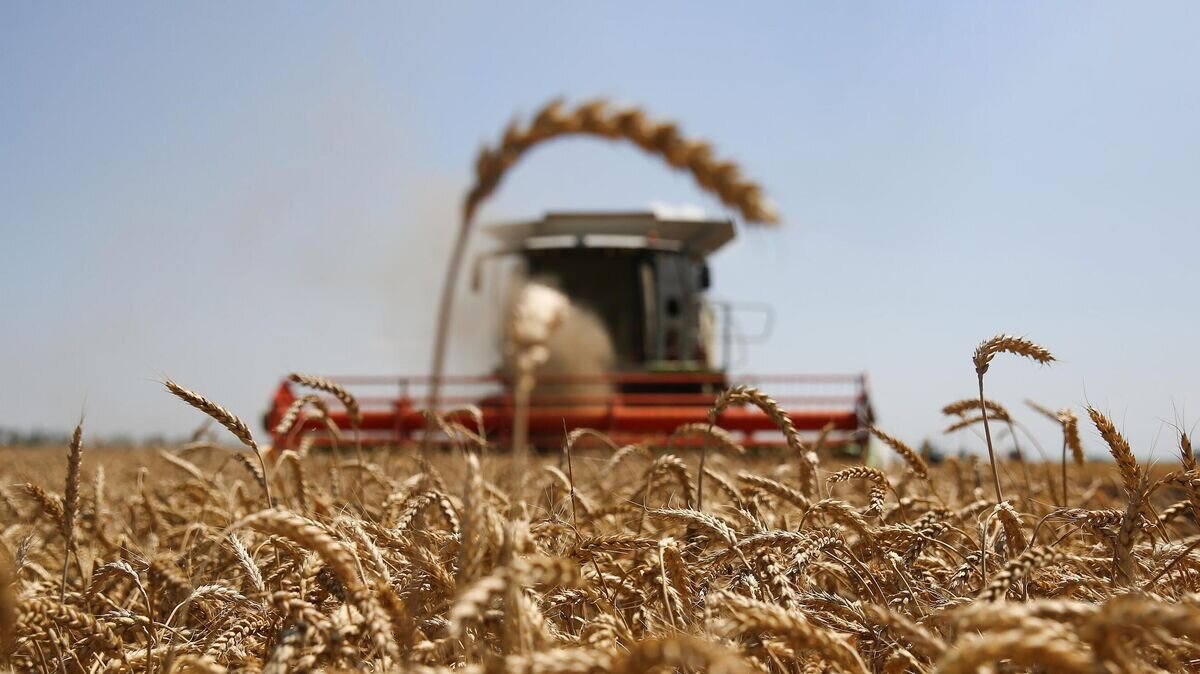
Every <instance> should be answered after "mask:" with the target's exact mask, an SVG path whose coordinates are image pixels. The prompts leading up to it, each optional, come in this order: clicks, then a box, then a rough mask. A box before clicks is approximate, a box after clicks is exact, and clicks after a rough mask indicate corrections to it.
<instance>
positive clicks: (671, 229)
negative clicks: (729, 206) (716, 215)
mask: <svg viewBox="0 0 1200 674" xmlns="http://www.w3.org/2000/svg"><path fill="white" fill-rule="evenodd" d="M489 231H490V233H491V234H492V235H493V236H495V237H496V238H497V239H500V240H501V241H503V242H504V243H505V244H506V245H507V246H510V247H513V248H566V247H575V246H584V247H613V248H666V249H671V250H678V251H679V252H681V253H684V254H686V255H689V256H692V257H706V256H708V255H709V254H711V253H713V252H714V251H716V250H717V249H718V248H720V247H721V246H723V245H725V244H726V243H728V242H729V241H731V240H732V239H733V236H734V227H733V221H732V220H729V219H714V220H699V219H683V218H664V217H660V216H658V215H657V214H655V213H652V212H628V213H620V212H617V213H606V212H559V213H547V214H546V216H545V217H544V218H542V219H541V220H530V221H525V222H513V223H507V224H503V225H496V226H494V227H492V228H490V230H489Z"/></svg>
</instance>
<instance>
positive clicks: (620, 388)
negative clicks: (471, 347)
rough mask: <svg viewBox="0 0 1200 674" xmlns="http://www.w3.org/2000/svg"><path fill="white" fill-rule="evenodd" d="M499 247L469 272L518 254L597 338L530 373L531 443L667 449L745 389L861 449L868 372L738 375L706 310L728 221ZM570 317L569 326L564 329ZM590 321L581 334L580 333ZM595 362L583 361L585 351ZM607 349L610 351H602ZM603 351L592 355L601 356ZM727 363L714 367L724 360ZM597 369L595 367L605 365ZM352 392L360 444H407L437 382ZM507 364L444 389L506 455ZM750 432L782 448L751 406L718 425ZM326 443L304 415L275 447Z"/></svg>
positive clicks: (542, 224) (606, 219) (728, 341)
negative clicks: (586, 434)
mask: <svg viewBox="0 0 1200 674" xmlns="http://www.w3.org/2000/svg"><path fill="white" fill-rule="evenodd" d="M493 233H494V234H495V235H496V236H497V238H498V239H499V240H500V243H501V246H500V247H499V248H498V249H497V250H495V251H493V252H491V253H488V254H486V255H484V256H480V258H478V259H477V261H476V264H475V274H474V276H475V278H476V280H478V278H479V277H480V271H481V269H482V267H483V265H484V264H486V263H487V262H488V261H490V260H494V259H496V258H498V257H506V256H507V257H515V258H517V260H518V262H519V263H520V268H519V272H520V274H521V277H522V278H526V279H529V280H531V281H536V282H538V283H542V284H546V285H547V286H548V287H552V288H554V289H555V290H556V291H557V292H559V293H561V295H562V296H564V297H565V298H566V300H569V302H570V307H571V310H572V311H574V312H578V314H579V315H580V316H586V317H587V319H588V320H587V322H586V326H587V328H586V329H588V330H591V331H592V332H593V333H601V334H599V335H596V334H588V335H586V339H581V338H580V332H579V329H575V330H566V329H564V330H561V331H560V332H562V333H563V335H562V337H561V339H559V340H558V341H554V340H551V341H550V342H548V343H547V348H548V349H549V350H550V352H551V355H550V357H549V359H550V362H549V363H545V364H544V366H543V367H541V368H540V369H539V370H538V371H537V372H535V379H536V386H535V388H534V389H533V390H532V394H531V395H530V397H529V405H528V414H527V425H528V434H529V439H530V442H531V443H532V444H534V445H535V446H544V447H554V446H557V445H558V444H559V443H561V442H562V438H563V435H564V431H567V432H569V431H571V430H574V429H578V428H589V429H594V430H597V431H600V432H603V433H605V434H608V435H609V436H610V437H612V438H613V439H614V440H615V441H617V442H622V443H623V442H633V441H642V440H650V441H655V440H662V441H665V440H666V439H667V438H668V437H669V436H670V435H671V433H672V432H673V431H675V430H676V429H677V428H679V427H680V426H682V425H685V424H691V423H702V422H707V421H708V410H709V409H710V408H711V407H712V405H713V402H714V400H715V399H716V397H717V396H718V395H719V394H720V393H721V391H723V390H725V389H726V388H728V387H730V386H733V385H739V384H747V385H751V386H757V387H759V388H761V389H762V390H764V391H765V392H767V393H768V394H770V395H771V396H772V397H773V398H775V399H776V401H778V402H779V403H780V405H781V406H782V407H783V408H784V409H785V410H787V411H788V413H789V416H790V417H791V419H792V423H793V424H794V425H795V427H796V429H797V430H799V431H801V432H810V433H816V432H819V431H821V430H822V429H825V428H827V427H828V428H829V429H830V434H829V436H828V444H829V445H830V446H843V447H849V446H862V445H864V444H865V440H866V432H867V429H868V427H869V425H870V423H871V421H872V410H871V403H870V397H869V393H868V388H867V378H866V375H864V374H821V375H817V374H795V375H786V374H770V375H749V374H737V375H734V374H730V373H729V372H728V369H729V364H730V363H729V361H730V354H731V353H732V345H733V341H734V339H735V336H736V331H735V329H734V323H733V321H734V314H733V311H731V309H730V306H729V305H724V306H721V305H715V304H713V303H710V302H709V301H708V300H707V298H706V296H705V291H706V290H707V289H708V287H709V284H710V273H709V267H708V264H707V258H708V256H709V255H711V254H712V253H713V252H715V251H716V250H717V249H719V248H720V247H721V246H723V245H724V244H726V243H728V242H729V241H730V240H732V239H733V237H734V226H733V222H732V221H730V220H691V219H672V218H663V217H658V216H656V215H654V214H652V213H552V214H549V215H547V216H546V217H545V218H544V219H542V220H537V221H532V222H522V223H515V224H510V225H505V226H501V227H497V228H494V230H493ZM568 320H570V319H568ZM582 324H583V323H581V325H582ZM584 341H586V342H588V343H589V344H590V345H591V346H589V347H587V348H588V352H587V353H586V354H583V355H580V354H578V353H577V349H579V348H580V347H579V343H580V342H584ZM596 343H599V344H601V345H602V346H601V347H596V346H595V344H596ZM597 350H599V351H600V352H602V354H601V356H599V357H598V356H597V354H596V351H597ZM718 352H720V353H721V354H722V356H721V358H720V360H721V361H723V362H719V363H718V362H714V361H716V360H717V357H716V354H717V353H718ZM598 363H600V365H598ZM331 379H333V380H334V381H336V382H337V383H339V384H341V385H343V386H345V387H346V388H347V389H348V390H350V391H351V392H352V393H354V394H355V396H356V397H357V398H358V400H359V404H360V407H361V409H362V421H361V426H360V431H361V433H362V439H363V441H364V442H367V443H372V444H385V445H399V444H405V443H409V442H412V441H414V440H422V439H426V440H433V441H444V440H446V438H445V437H444V436H443V435H442V433H441V432H440V431H435V432H436V433H437V435H438V437H436V438H423V436H424V434H425V433H427V432H428V429H430V428H431V426H430V424H429V422H428V418H427V417H426V414H425V408H426V406H427V404H428V390H429V386H430V383H431V380H430V378H429V377H424V376H341V377H331ZM514 380H515V376H514V374H513V370H512V367H511V366H510V364H503V365H501V366H500V367H498V368H497V371H496V372H495V373H493V374H490V375H484V376H447V377H444V378H443V379H442V382H441V386H440V393H439V400H438V409H439V412H440V413H441V414H442V415H444V418H445V419H446V420H447V421H454V422H457V423H459V424H461V425H462V426H463V427H465V428H468V429H472V430H473V431H475V432H477V433H482V434H483V435H485V436H486V437H487V438H488V439H489V440H490V441H494V442H497V443H499V444H500V445H501V446H505V445H506V441H508V440H509V439H510V438H511V433H512V431H513V428H514V425H515V421H516V419H517V415H518V409H519V408H520V406H519V405H518V404H517V400H516V396H515V395H514V390H515V389H514ZM296 397H297V394H296V393H295V392H294V391H293V390H292V387H291V384H289V383H288V382H286V381H285V382H284V383H282V384H281V385H280V386H279V388H278V390H277V391H276V393H275V395H274V398H273V400H272V401H271V405H270V409H269V410H268V412H267V415H266V419H265V421H266V425H267V428H268V430H270V431H272V432H274V429H275V427H276V425H277V424H278V422H279V420H280V419H281V418H282V417H283V415H284V413H285V412H286V411H287V409H288V407H289V406H290V405H291V404H292V403H293V402H294V401H295V400H296ZM329 409H330V413H329V414H330V420H331V421H332V422H333V423H335V424H336V425H337V426H338V427H340V428H342V429H348V428H349V420H348V418H347V417H346V416H345V413H344V411H342V410H341V408H340V407H338V406H336V405H332V404H331V405H330V406H329ZM716 421H717V425H718V426H720V427H721V428H723V429H725V430H727V431H730V432H733V433H740V434H742V436H743V438H744V440H745V441H746V444H773V443H775V442H778V441H779V440H780V437H779V435H778V432H777V431H776V428H775V426H774V424H773V423H772V422H771V421H770V420H769V419H768V418H767V417H766V415H765V414H763V413H762V412H761V411H759V410H758V409H757V408H755V407H731V408H729V409H726V410H724V411H723V412H722V414H721V415H720V417H719V418H718V419H717V420H716ZM308 432H312V433H318V434H322V435H321V437H320V438H318V439H319V440H320V439H322V438H325V439H327V436H325V435H324V434H325V433H326V432H327V427H326V425H325V422H324V421H323V420H321V419H320V418H317V417H315V416H306V417H302V418H301V420H300V422H299V423H297V424H296V425H295V426H294V427H293V429H292V430H291V431H290V432H288V433H287V434H286V436H278V435H277V436H276V437H274V444H275V447H277V448H283V447H288V446H292V445H294V444H295V443H296V441H297V438H298V437H299V435H300V434H302V433H308Z"/></svg>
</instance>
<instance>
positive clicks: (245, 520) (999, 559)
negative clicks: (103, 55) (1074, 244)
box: [0, 340, 1200, 674]
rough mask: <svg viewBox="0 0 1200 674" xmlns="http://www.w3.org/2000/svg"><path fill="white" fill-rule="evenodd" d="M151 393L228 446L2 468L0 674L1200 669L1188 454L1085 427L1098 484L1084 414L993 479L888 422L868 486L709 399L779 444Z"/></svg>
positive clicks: (73, 451) (857, 475)
mask: <svg viewBox="0 0 1200 674" xmlns="http://www.w3.org/2000/svg"><path fill="white" fill-rule="evenodd" d="M991 342H993V347H994V348H992V351H991V352H990V353H989V352H988V349H987V348H984V347H985V346H986V345H987V344H988V343H989V342H985V343H984V344H983V345H981V351H980V352H977V354H976V359H975V361H976V369H977V373H978V374H979V379H980V382H981V385H980V389H981V391H982V388H983V387H982V381H983V373H984V372H986V371H987V369H988V365H989V364H990V362H991V357H992V356H994V355H995V354H996V353H1005V352H1007V353H1015V354H1016V355H1018V356H1022V355H1023V356H1026V357H1030V358H1034V359H1035V360H1039V358H1038V357H1037V355H1036V354H1033V353H1032V352H1030V353H1023V352H1022V351H1021V349H1022V348H1024V347H1022V345H1021V344H1019V343H1018V344H1016V346H1015V347H1014V345H1013V343H1005V342H999V346H996V343H995V340H991ZM1026 351H1028V349H1026ZM1048 353H1049V352H1046V355H1047V356H1048ZM981 354H982V355H981ZM1040 360H1045V359H1040ZM166 383H167V386H168V388H169V389H170V392H171V393H174V394H175V395H177V396H178V397H180V398H181V399H182V400H183V401H184V402H187V403H188V404H190V405H192V406H194V407H196V408H197V409H199V410H200V411H202V412H205V413H206V414H208V415H209V416H211V417H212V418H213V419H215V420H216V421H218V422H219V423H220V424H222V425H223V426H225V427H226V428H228V429H229V430H230V431H232V432H233V434H234V437H236V438H237V439H238V440H240V441H241V443H242V444H241V445H240V446H237V445H228V444H220V442H219V441H220V439H221V438H220V437H218V436H215V435H210V436H209V437H201V436H198V437H197V439H195V440H194V441H193V442H190V443H187V444H184V445H181V446H176V447H167V448H163V449H161V450H159V451H157V452H154V451H147V450H113V449H101V450H96V451H86V449H85V447H84V445H83V442H82V438H83V436H82V435H81V433H80V431H79V430H78V429H77V431H76V433H75V435H74V438H73V441H72V443H71V445H70V447H67V448H63V450H62V451H61V452H50V451H48V450H44V449H8V450H3V452H2V453H0V459H2V461H3V462H2V463H0V465H2V466H3V468H0V484H2V485H3V487H2V488H0V497H2V504H0V508H2V510H0V512H3V515H2V518H3V519H2V520H0V521H2V522H3V530H2V532H0V544H2V545H0V590H2V591H0V644H2V649H3V650H2V652H0V655H2V656H3V658H4V661H5V663H6V665H7V667H9V668H11V670H13V671H43V672H125V671H128V672H187V671H199V672H223V671H254V672H256V671H264V672H276V673H278V672H294V671H295V672H299V671H347V670H362V671H414V672H434V671H438V672H449V671H462V672H480V673H483V672H488V673H491V672H497V673H499V672H513V673H518V672H528V673H547V674H548V673H550V672H566V673H578V674H584V673H589V674H608V673H610V672H612V673H617V672H619V673H621V674H628V673H631V672H646V671H660V672H669V671H678V672H703V671H708V672H770V673H775V672H805V673H808V672H825V671H828V672H932V671H937V672H969V671H1005V672H1017V671H1031V672H1037V671H1056V672H1081V673H1082V672H1097V671H1099V672H1143V671H1163V670H1166V671H1192V670H1195V669H1196V668H1197V667H1200V649H1198V646H1197V639H1200V580H1198V575H1197V574H1198V573H1200V556H1198V555H1197V554H1196V552H1195V548H1196V547H1197V546H1198V545H1200V535H1198V533H1197V526H1196V515H1197V513H1198V512H1200V511H1198V510H1197V509H1198V508H1200V492H1198V491H1197V487H1198V486H1200V481H1198V473H1197V470H1196V463H1195V457H1194V455H1193V453H1192V449H1191V446H1190V441H1189V439H1188V437H1187V436H1186V435H1180V436H1179V461H1178V463H1177V464H1175V465H1166V464H1164V465H1157V466H1142V465H1140V464H1139V463H1138V461H1137V459H1136V458H1135V455H1134V453H1133V452H1132V450H1131V448H1130V447H1129V445H1128V443H1127V442H1126V441H1125V439H1124V438H1123V437H1122V436H1121V434H1120V432H1119V431H1118V430H1117V429H1116V428H1115V427H1114V426H1113V424H1112V423H1111V422H1110V421H1109V419H1108V418H1107V417H1106V416H1104V415H1103V414H1102V413H1100V412H1098V411H1096V410H1092V409H1087V410H1085V411H1084V412H1085V414H1086V417H1087V422H1088V423H1090V425H1091V426H1094V427H1095V430H1096V432H1095V433H1082V435H1083V436H1084V437H1086V438H1087V439H1088V440H1089V441H1093V442H1095V443H1097V444H1098V445H1100V446H1103V447H1104V448H1106V449H1107V450H1109V451H1110V452H1111V454H1112V456H1113V457H1114V458H1115V462H1114V463H1108V462H1093V463H1088V462H1085V461H1083V458H1084V457H1083V453H1082V442H1083V440H1082V439H1081V425H1082V424H1081V421H1080V417H1079V416H1078V415H1076V414H1075V413H1073V412H1072V411H1071V410H1061V411H1058V412H1052V411H1050V410H1048V409H1045V408H1043V407H1040V406H1036V405H1034V406H1033V409H1032V410H1028V414H1030V415H1037V414H1044V415H1047V416H1049V417H1050V420H1053V421H1055V422H1056V423H1059V424H1060V426H1061V428H1062V431H1063V459H1064V460H1063V462H1062V463H1061V464H1059V463H1057V462H1052V463H1037V464H1034V463H1024V462H1021V461H1015V460H1011V459H1003V458H997V459H996V462H995V464H994V465H995V468H996V471H995V475H996V479H995V480H993V477H992V468H991V466H992V465H993V464H990V463H989V462H988V461H987V460H986V459H984V460H975V459H973V458H971V459H954V458H951V459H949V460H947V461H945V462H943V463H939V464H936V465H928V464H927V463H926V461H925V459H924V458H923V457H922V456H921V454H919V453H918V452H916V451H914V450H913V449H911V448H910V447H909V446H908V445H907V444H905V442H904V441H903V440H902V439H898V438H895V437H893V436H892V435H890V434H888V433H887V432H886V431H884V430H881V429H874V432H875V435H876V436H877V437H878V438H879V440H880V442H881V443H882V444H883V445H884V446H886V447H890V448H891V449H892V450H894V452H893V459H894V460H893V461H892V462H890V463H889V467H888V468H887V469H880V468H875V467H870V466H867V465H862V464H855V463H847V462H845V461H839V460H837V459H834V458H833V457H832V456H831V455H830V453H829V452H827V451H825V449H824V448H823V447H822V446H821V441H820V439H818V440H816V441H815V442H812V443H806V442H804V441H803V440H801V439H800V438H799V437H798V436H796V435H795V433H794V431H790V430H789V426H788V424H787V420H786V416H784V415H782V414H781V413H780V410H778V406H776V405H775V404H774V402H773V401H772V400H771V399H770V398H769V397H767V395H766V394H764V393H763V392H760V391H756V390H754V389H746V388H735V389H731V390H730V391H728V392H726V393H725V394H724V395H722V396H721V398H720V399H719V400H716V401H714V409H719V408H720V407H721V406H727V405H734V404H753V405H758V406H760V407H762V408H763V409H764V410H765V411H767V413H768V414H770V415H772V416H773V417H774V418H776V419H777V420H778V421H779V423H780V425H781V431H782V432H783V433H784V434H785V436H787V437H788V440H789V442H788V444H787V445H786V448H785V449H781V450H779V451H776V452H746V450H745V449H743V448H742V447H740V446H739V445H738V444H737V442H736V440H735V439H734V438H732V437H731V436H729V435H727V434H724V433H722V432H721V431H720V430H719V429H716V428H713V429H709V428H705V427H704V425H702V424H701V425H693V427H692V428H689V429H685V430H687V431H688V432H692V433H697V434H699V435H700V436H701V437H702V438H703V439H704V442H703V447H702V448H700V447H697V446H695V445H692V446H690V447H689V448H687V449H684V448H680V447H676V448H675V449H672V448H671V447H668V446H664V445H663V443H658V444H656V445H651V444H640V445H630V446H625V447H619V448H613V447H610V446H609V445H608V444H606V442H605V441H604V438H602V437H597V434H593V433H583V432H576V433H572V434H570V435H569V436H568V437H566V438H564V443H563V448H562V450H563V451H562V452H556V453H552V454H539V455H533V456H525V455H523V454H513V453H510V452H507V451H505V450H504V449H503V448H500V447H496V446H493V445H489V444H487V443H486V442H485V441H484V440H483V439H482V438H480V437H478V435H477V434H476V433H474V432H472V431H471V430H469V429H466V428H463V427H461V426H455V425H454V424H446V423H443V430H444V431H446V432H447V433H448V435H449V437H450V438H451V439H452V440H453V442H452V443H451V444H450V446H449V447H448V448H443V449H430V450H426V451H422V450H420V449H419V448H416V447H407V448H395V449H392V450H382V449H380V450H370V451H368V450H359V451H354V450H353V449H351V448H350V447H349V445H350V444H351V443H350V442H349V441H347V442H345V443H344V444H343V445H342V447H341V448H340V449H338V450H336V451H324V450H317V449H313V448H311V443H310V442H302V443H301V447H300V448H299V449H298V450H288V451H283V452H270V453H268V452H260V451H259V448H258V447H257V444H256V442H255V440H254V438H253V435H252V433H251V431H250V429H249V428H248V427H247V426H246V425H245V424H244V423H242V422H241V420H240V419H238V418H237V417H236V416H234V415H233V414H232V413H230V412H229V411H227V410H225V409H224V408H222V407H220V406H219V405H217V404H216V403H214V402H212V401H209V400H208V399H206V398H204V397H203V396H200V395H198V394H195V393H193V392H191V391H188V390H187V389H184V388H183V387H181V386H179V385H177V384H174V383H173V382H166ZM307 383H308V385H310V386H314V387H315V388H318V389H322V390H325V391H326V392H329V393H335V394H338V397H336V398H335V397H331V398H329V399H328V400H329V401H330V402H331V403H332V402H333V401H335V400H338V399H339V398H340V399H341V401H342V403H343V404H346V405H347V406H352V405H355V403H354V400H353V397H352V396H350V395H349V394H346V393H345V392H344V391H341V392H338V391H336V390H335V388H331V387H336V385H333V384H330V383H328V382H323V381H322V380H319V379H315V378H311V379H309V380H308V381H307ZM341 394H344V395H341ZM982 400H983V402H982V403H981V402H980V399H969V400H963V401H957V402H953V403H950V404H948V405H947V407H946V409H945V410H944V412H945V413H946V414H947V415H948V419H950V422H951V425H952V426H956V425H964V426H965V425H971V426H975V427H978V426H979V425H982V422H983V421H984V415H981V414H978V412H979V411H981V410H982V411H985V412H986V413H987V417H988V418H989V420H990V424H991V425H1003V424H1005V423H1008V422H1011V421H1012V420H1013V419H1012V418H1013V415H1014V414H1015V412H1013V411H1010V410H1009V409H1006V408H1005V407H1003V406H1002V405H1000V404H999V403H996V402H994V401H990V400H987V399H982ZM322 404H325V403H322ZM1023 409H1024V408H1023ZM318 413H319V410H318ZM291 422H294V419H292V420H291V421H290V422H289V423H291ZM987 437H989V438H990V437H991V433H990V431H989V432H988V434H987ZM228 438H229V436H225V439H228ZM989 448H990V442H989ZM51 456H53V458H51ZM252 457H257V458H252ZM1062 476H1065V477H1066V482H1065V483H1064V482H1063V480H1062ZM993 490H996V491H1000V490H1002V492H1003V495H1004V496H1003V500H1001V501H997V499H996V494H995V493H993Z"/></svg>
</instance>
